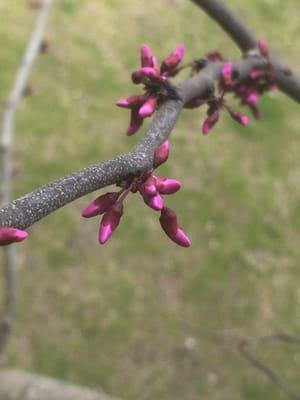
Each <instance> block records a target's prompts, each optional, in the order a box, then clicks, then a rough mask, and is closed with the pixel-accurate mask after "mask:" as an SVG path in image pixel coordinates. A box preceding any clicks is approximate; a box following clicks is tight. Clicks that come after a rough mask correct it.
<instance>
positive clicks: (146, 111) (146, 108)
mask: <svg viewBox="0 0 300 400" xmlns="http://www.w3.org/2000/svg"><path fill="white" fill-rule="evenodd" d="M156 105H157V99H156V98H155V97H149V99H148V100H147V101H145V103H144V104H143V105H142V107H141V108H140V109H139V115H140V116H141V117H142V118H147V117H150V116H151V115H152V114H153V113H154V111H155V109H156Z"/></svg>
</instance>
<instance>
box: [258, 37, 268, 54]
mask: <svg viewBox="0 0 300 400" xmlns="http://www.w3.org/2000/svg"><path fill="white" fill-rule="evenodd" d="M258 48H259V51H260V54H261V55H262V56H264V57H268V56H269V46H268V43H267V42H266V40H265V39H263V38H261V39H259V40H258Z"/></svg>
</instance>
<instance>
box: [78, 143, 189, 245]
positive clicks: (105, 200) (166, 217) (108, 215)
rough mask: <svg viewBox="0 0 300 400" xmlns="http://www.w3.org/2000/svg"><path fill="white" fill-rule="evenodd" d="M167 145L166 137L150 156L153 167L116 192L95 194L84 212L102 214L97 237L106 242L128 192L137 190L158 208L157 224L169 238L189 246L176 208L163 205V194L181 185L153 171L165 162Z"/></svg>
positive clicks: (167, 153)
mask: <svg viewBox="0 0 300 400" xmlns="http://www.w3.org/2000/svg"><path fill="white" fill-rule="evenodd" d="M169 150H170V144H169V141H168V140H166V141H165V142H163V143H162V145H161V146H159V147H158V148H157V149H156V150H155V152H154V157H153V168H152V170H151V171H149V172H147V173H144V174H142V175H141V176H138V177H136V178H134V179H131V180H130V182H125V183H124V184H123V185H122V187H121V189H120V190H119V191H117V192H107V193H105V194H102V195H101V196H99V197H97V198H96V199H95V200H94V201H93V202H92V203H91V204H89V205H88V207H86V208H85V209H84V210H83V211H82V214H81V215H82V216H83V217H85V218H91V217H95V216H97V215H103V216H102V219H101V222H100V227H99V235H98V240H99V243H100V244H104V243H106V242H107V241H108V240H109V238H110V237H111V236H112V234H113V233H114V231H115V230H116V228H117V227H118V225H119V223H120V220H121V218H122V215H123V210H124V200H125V198H126V197H127V196H128V194H129V193H139V194H140V195H141V197H142V199H143V201H144V203H145V204H146V205H147V206H148V207H150V208H152V209H153V210H155V211H159V212H160V213H161V215H160V224H161V226H162V228H163V230H164V232H165V233H166V234H167V235H168V236H169V238H170V239H171V240H173V241H174V242H175V243H177V244H178V245H180V246H183V247H189V246H190V244H191V242H190V240H189V238H188V237H187V235H186V234H185V233H184V231H183V230H182V228H181V227H180V226H179V225H178V222H177V217H176V213H175V211H173V210H171V209H170V208H168V207H165V204H164V203H165V200H164V197H163V196H164V195H171V194H174V193H176V192H177V191H178V190H179V189H180V186H181V183H180V182H179V181H178V180H177V179H170V178H164V177H161V176H156V175H154V174H153V171H154V169H156V168H157V167H158V166H159V165H161V164H163V163H164V162H166V161H167V159H168V157H169Z"/></svg>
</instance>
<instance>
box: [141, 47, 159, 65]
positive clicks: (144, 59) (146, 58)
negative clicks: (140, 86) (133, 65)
mask: <svg viewBox="0 0 300 400" xmlns="http://www.w3.org/2000/svg"><path fill="white" fill-rule="evenodd" d="M141 66H142V67H151V68H157V60H156V58H155V56H154V54H153V53H152V50H151V48H150V46H148V44H143V45H142V46H141Z"/></svg>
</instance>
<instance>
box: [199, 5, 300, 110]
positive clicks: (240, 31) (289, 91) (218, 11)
mask: <svg viewBox="0 0 300 400" xmlns="http://www.w3.org/2000/svg"><path fill="white" fill-rule="evenodd" d="M191 1H192V2H193V3H195V4H197V5H198V6H199V7H200V8H202V10H203V11H204V12H205V13H206V14H207V15H209V16H210V17H211V18H212V19H213V20H215V21H216V22H217V23H218V24H219V25H220V26H221V28H222V29H223V30H224V31H225V32H226V33H227V34H228V35H229V36H230V37H231V39H232V40H233V41H234V42H235V43H236V45H237V46H238V47H239V48H240V49H241V50H242V52H243V53H245V54H246V53H248V52H249V51H251V50H255V49H257V46H258V39H257V38H256V36H255V35H254V34H253V33H252V32H251V31H250V30H249V28H248V27H247V26H246V25H245V24H244V23H243V22H242V21H241V20H240V19H239V17H238V16H237V15H236V14H235V13H234V12H233V11H232V10H230V9H229V8H228V7H227V6H226V5H225V4H224V3H223V2H222V1H220V0H191ZM270 63H271V65H272V67H273V69H274V72H275V81H276V83H277V85H278V87H279V89H280V90H281V91H282V92H284V93H285V94H286V95H287V96H289V97H291V98H292V99H293V100H295V101H297V102H300V79H299V78H298V77H297V76H295V75H294V74H293V73H291V72H290V71H288V70H287V69H286V68H285V67H284V66H282V65H281V63H279V62H278V61H277V60H276V58H274V57H270Z"/></svg>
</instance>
